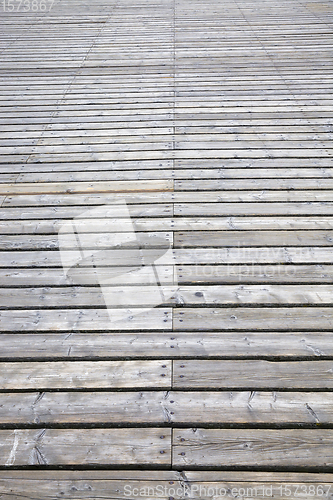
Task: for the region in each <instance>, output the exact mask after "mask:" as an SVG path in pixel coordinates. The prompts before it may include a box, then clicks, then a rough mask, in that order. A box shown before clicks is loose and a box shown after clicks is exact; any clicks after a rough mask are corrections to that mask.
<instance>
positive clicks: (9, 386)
mask: <svg viewBox="0 0 333 500" xmlns="http://www.w3.org/2000/svg"><path fill="white" fill-rule="evenodd" d="M170 384H171V362H170V361H159V360H158V361H97V362H95V361H77V362H66V361H54V362H48V363H41V362H34V363H29V362H26V363H7V362H6V363H2V364H1V375H0V385H1V388H2V390H4V389H5V390H14V389H15V390H16V389H65V388H69V389H85V388H86V389H87V388H90V389H92V388H100V389H106V388H109V389H110V388H128V387H136V388H138V387H139V388H140V387H170Z"/></svg>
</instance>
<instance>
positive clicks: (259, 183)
mask: <svg viewBox="0 0 333 500" xmlns="http://www.w3.org/2000/svg"><path fill="white" fill-rule="evenodd" d="M212 144H214V147H215V142H213V143H212ZM234 147H235V145H234ZM251 147H252V148H253V146H251ZM0 186H1V185H0ZM332 187H333V180H332V179H317V178H315V179H311V181H310V180H309V179H307V178H306V179H281V178H279V179H274V180H272V179H265V178H261V179H246V180H242V179H213V180H210V179H209V180H208V179H200V180H176V181H175V190H176V191H216V190H218V189H220V190H224V189H226V190H228V189H230V190H232V189H234V190H246V191H249V190H250V189H259V190H260V189H264V190H266V189H267V190H269V189H273V190H278V189H332Z"/></svg>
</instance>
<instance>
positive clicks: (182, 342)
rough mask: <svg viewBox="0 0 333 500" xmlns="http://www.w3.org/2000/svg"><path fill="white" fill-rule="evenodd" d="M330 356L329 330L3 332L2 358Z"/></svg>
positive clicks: (332, 344) (330, 340) (332, 345)
mask: <svg viewBox="0 0 333 500" xmlns="http://www.w3.org/2000/svg"><path fill="white" fill-rule="evenodd" d="M126 356H131V357H132V358H136V357H141V358H142V357H149V358H164V359H166V358H183V357H188V356H189V357H194V358H197V357H199V358H200V357H201V358H212V357H222V358H224V357H234V358H239V357H249V356H250V357H258V356H266V357H268V358H269V357H275V356H283V357H286V358H288V357H300V358H304V357H306V358H314V359H316V358H319V359H320V357H323V356H333V338H332V335H331V332H330V331H328V332H319V331H316V332H292V331H288V332H283V333H279V332H276V331H272V332H251V331H247V332H242V333H240V332H231V333H228V332H216V333H213V332H211V331H202V332H200V333H198V332H193V331H191V332H170V333H164V332H154V331H152V332H150V333H148V334H147V333H140V332H139V333H136V332H135V333H122V334H119V333H114V332H110V333H106V332H103V333H96V332H94V333H75V332H74V333H72V332H71V333H70V334H68V333H46V334H44V333H38V334H37V333H24V334H20V333H9V334H5V333H3V334H2V335H1V357H2V358H3V359H30V358H31V359H45V358H46V359H54V358H65V359H68V360H71V359H82V358H83V359H92V358H93V359H101V358H102V359H104V358H105V357H111V358H123V357H126Z"/></svg>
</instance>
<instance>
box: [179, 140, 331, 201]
mask: <svg viewBox="0 0 333 500" xmlns="http://www.w3.org/2000/svg"><path fill="white" fill-rule="evenodd" d="M282 142H284V143H286V142H287V141H282ZM212 144H213V145H214V146H213V147H214V148H215V147H216V143H215V142H212ZM233 147H234V148H235V144H234V143H233ZM251 147H253V146H251ZM310 187H311V188H312V189H332V187H333V180H332V179H317V178H314V179H311V181H310V180H309V179H281V178H279V179H274V180H273V179H265V178H261V179H246V180H242V179H212V180H208V179H200V180H175V190H176V191H217V190H218V189H220V190H224V189H226V190H228V189H230V190H232V189H235V190H250V189H265V190H266V189H273V190H277V189H309V188H310Z"/></svg>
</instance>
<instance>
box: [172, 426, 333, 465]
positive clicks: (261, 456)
mask: <svg viewBox="0 0 333 500" xmlns="http://www.w3.org/2000/svg"><path fill="white" fill-rule="evenodd" d="M182 439H183V440H184V441H182ZM332 450H333V432H332V430H330V429H315V430H312V429H310V430H309V429H293V430H289V429H283V430H264V429H260V430H258V429H253V430H252V429H251V430H250V429H246V430H245V429H244V430H240V429H237V430H236V429H200V428H199V429H198V428H197V429H174V431H173V463H174V464H175V465H177V466H178V467H185V468H186V466H189V465H192V466H193V465H200V466H201V467H202V466H203V467H204V466H206V467H207V466H215V467H216V466H217V467H221V466H229V467H230V466H251V465H252V464H253V463H256V465H258V466H266V467H267V466H270V467H283V466H284V467H288V466H289V467H297V466H300V465H302V466H308V467H331V465H332V462H333V452H332Z"/></svg>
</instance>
